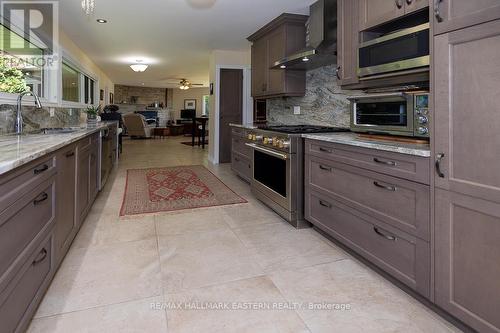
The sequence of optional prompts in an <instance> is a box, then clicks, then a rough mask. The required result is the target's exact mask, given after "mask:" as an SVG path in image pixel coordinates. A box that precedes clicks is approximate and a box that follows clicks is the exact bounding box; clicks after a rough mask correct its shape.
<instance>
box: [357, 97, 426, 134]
mask: <svg viewBox="0 0 500 333" xmlns="http://www.w3.org/2000/svg"><path fill="white" fill-rule="evenodd" d="M349 100H350V102H351V130H352V131H353V132H361V133H374V134H391V135H400V136H410V137H419V138H428V137H429V128H430V124H429V123H430V118H429V93H428V92H397V93H387V94H371V95H364V96H352V97H350V98H349Z"/></svg>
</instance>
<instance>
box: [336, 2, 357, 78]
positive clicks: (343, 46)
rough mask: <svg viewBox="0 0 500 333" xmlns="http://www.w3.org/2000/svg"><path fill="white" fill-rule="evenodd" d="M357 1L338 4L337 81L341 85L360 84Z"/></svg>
mask: <svg viewBox="0 0 500 333" xmlns="http://www.w3.org/2000/svg"><path fill="white" fill-rule="evenodd" d="M358 6H359V3H358V1H357V0H340V1H339V2H338V4H337V11H338V30H337V36H338V41H337V46H338V50H337V51H338V53H337V54H338V55H337V65H338V67H337V79H338V82H339V84H340V85H348V84H355V83H358V82H359V79H358V74H357V67H358V62H357V60H356V59H358V54H357V53H358V42H359V34H358V13H359V9H358Z"/></svg>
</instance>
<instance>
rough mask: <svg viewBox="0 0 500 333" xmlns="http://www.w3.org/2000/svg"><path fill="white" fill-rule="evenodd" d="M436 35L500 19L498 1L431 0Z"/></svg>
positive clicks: (499, 4) (499, 3)
mask: <svg viewBox="0 0 500 333" xmlns="http://www.w3.org/2000/svg"><path fill="white" fill-rule="evenodd" d="M431 1H432V4H431V6H432V7H433V12H434V34H436V35H438V34H442V33H445V32H448V31H452V30H458V29H462V28H466V27H470V26H472V25H475V24H481V23H484V22H488V21H492V20H496V19H499V18H500V2H499V1H498V0H473V1H471V0H431Z"/></svg>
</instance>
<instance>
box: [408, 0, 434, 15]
mask: <svg viewBox="0 0 500 333" xmlns="http://www.w3.org/2000/svg"><path fill="white" fill-rule="evenodd" d="M429 1H432V0H405V14H410V13H413V12H416V11H418V10H420V9H423V8H425V7H428V6H429Z"/></svg>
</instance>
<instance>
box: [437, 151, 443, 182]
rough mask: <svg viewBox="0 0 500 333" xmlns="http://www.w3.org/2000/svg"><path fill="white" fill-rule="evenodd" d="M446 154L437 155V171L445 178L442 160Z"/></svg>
mask: <svg viewBox="0 0 500 333" xmlns="http://www.w3.org/2000/svg"><path fill="white" fill-rule="evenodd" d="M444 156H445V154H443V153H441V154H437V156H436V173H437V174H438V176H439V178H445V175H444V173H443V172H442V171H441V161H442V160H443V158H444Z"/></svg>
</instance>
